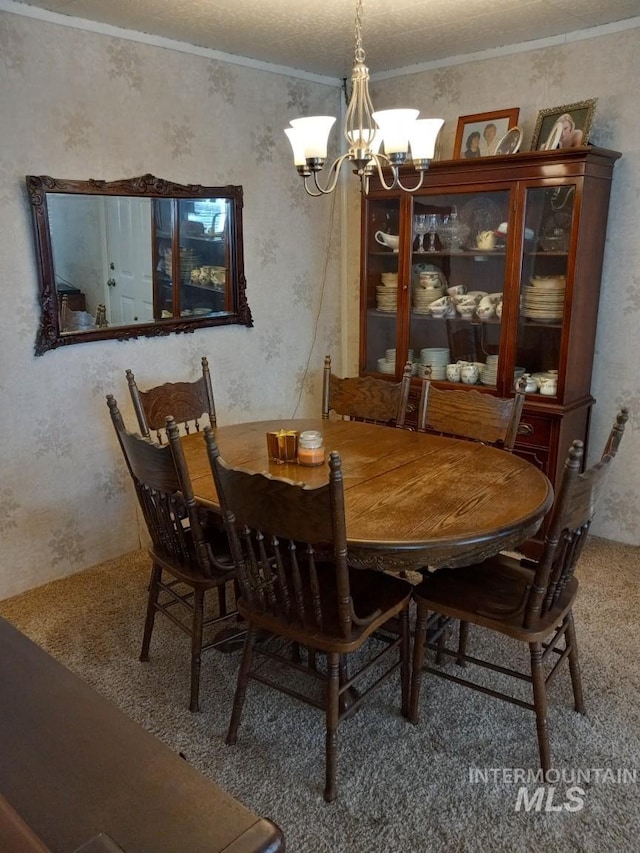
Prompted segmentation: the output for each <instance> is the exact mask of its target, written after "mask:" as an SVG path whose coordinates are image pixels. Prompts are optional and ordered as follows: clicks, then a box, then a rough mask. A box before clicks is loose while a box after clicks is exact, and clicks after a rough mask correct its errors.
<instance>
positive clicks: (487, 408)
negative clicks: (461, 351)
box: [418, 369, 525, 450]
mask: <svg viewBox="0 0 640 853" xmlns="http://www.w3.org/2000/svg"><path fill="white" fill-rule="evenodd" d="M426 372H427V375H426V376H425V378H424V379H423V380H422V385H421V387H420V398H419V401H418V431H419V432H435V433H438V434H440V435H448V436H457V437H460V438H467V439H470V440H472V441H480V442H482V443H483V444H491V445H494V446H495V447H503V448H504V449H505V450H513V446H514V444H515V441H516V437H517V435H518V426H519V424H520V418H521V417H522V408H523V406H524V400H525V394H524V384H525V383H523V382H522V381H521V380H520V381H519V382H518V385H517V387H516V391H515V393H514V395H513V397H496V396H494V395H493V394H486V393H485V394H483V393H482V392H481V391H475V390H469V391H467V390H463V389H459V390H458V389H453V390H446V391H445V390H443V389H441V388H436V387H435V386H434V385H432V383H431V380H430V378H429V375H428V373H429V371H428V369H427V371H426Z"/></svg>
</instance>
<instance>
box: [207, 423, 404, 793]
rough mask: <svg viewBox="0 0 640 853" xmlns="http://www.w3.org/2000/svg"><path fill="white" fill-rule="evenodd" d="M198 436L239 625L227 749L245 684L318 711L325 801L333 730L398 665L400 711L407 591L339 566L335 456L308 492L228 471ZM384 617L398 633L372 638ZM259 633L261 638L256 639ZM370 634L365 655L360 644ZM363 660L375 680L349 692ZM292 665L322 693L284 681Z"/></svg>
mask: <svg viewBox="0 0 640 853" xmlns="http://www.w3.org/2000/svg"><path fill="white" fill-rule="evenodd" d="M205 439H206V443H207V450H208V455H209V461H210V463H211V469H212V472H213V477H214V480H215V486H216V491H217V493H218V498H219V501H220V506H221V508H222V512H223V518H224V522H225V526H226V530H227V536H228V537H229V542H230V544H231V550H232V554H233V559H234V562H235V565H236V571H237V573H238V579H239V583H240V591H241V594H240V598H239V599H238V610H239V612H240V613H241V615H242V616H243V617H244V618H245V619H246V620H247V623H248V629H247V636H246V639H245V645H244V650H243V654H242V661H241V663H240V670H239V673H238V685H237V689H236V694H235V699H234V703H233V711H232V714H231V721H230V724H229V731H228V734H227V743H228V744H233V743H235V742H236V738H237V734H238V726H239V724H240V717H241V714H242V708H243V705H244V701H245V693H246V689H247V684H248V681H249V679H255V680H256V681H260V682H261V683H262V684H265V685H268V686H270V687H272V688H274V689H276V690H280V691H282V692H284V693H286V694H288V695H289V696H292V697H294V698H296V699H299V700H301V701H303V702H306V703H308V704H311V705H314V706H315V707H318V708H320V709H322V710H324V712H325V717H326V746H325V754H326V770H325V788H324V798H325V800H327V801H328V802H331V801H332V800H334V799H335V797H336V791H337V787H336V764H337V729H338V725H339V724H340V723H341V722H342V721H343V720H344V719H346V718H347V717H349V716H350V715H351V714H352V713H353V712H354V711H355V710H356V709H357V708H359V707H360V705H361V704H362V702H363V701H364V699H365V697H366V696H368V694H369V692H370V691H371V690H372V689H373V688H374V687H377V686H378V685H379V684H380V683H381V682H382V681H383V680H384V679H386V678H387V677H389V676H391V675H392V673H394V672H395V671H396V670H397V669H398V668H400V670H401V679H400V680H401V695H402V713H403V715H405V716H406V714H407V713H408V699H409V658H408V656H409V629H408V607H409V601H410V598H411V586H410V584H408V583H407V582H406V581H403V580H401V579H400V578H398V577H392V576H390V575H388V574H386V573H384V572H375V571H370V570H366V569H354V570H351V569H350V568H349V565H348V553H347V538H346V525H345V509H344V492H343V481H342V467H341V461H340V456H339V454H338V453H337V452H335V451H333V452H332V453H331V454H330V461H329V482H328V483H325V485H322V486H319V487H316V488H310V487H307V486H305V485H304V484H298V483H293V482H291V481H290V480H284V479H277V478H275V477H273V476H270V475H268V474H251V473H249V472H247V471H244V470H241V469H233V468H230V467H229V466H228V465H227V464H226V463H225V462H224V461H223V460H222V459H221V458H220V454H219V451H218V448H217V446H216V443H215V440H214V437H213V433H212V431H211V429H209V428H205ZM394 617H397V622H398V623H399V633H394V634H389V632H384V633H383V634H380V635H378V633H377V632H378V630H379V629H380V628H382V627H383V626H384V625H385V623H386V622H387V621H388V620H390V619H392V618H394ZM259 633H260V634H261V635H262V636H265V634H266V635H268V637H269V639H268V641H265V642H256V641H257V639H258V637H259ZM374 634H376V640H377V641H376V643H375V648H374V649H373V650H372V649H371V648H370V647H369V644H368V642H367V641H369V640H371V639H372V638H373V636H374ZM365 644H366V645H367V647H369V648H368V652H369V653H372V654H369V656H368V658H367V661H366V662H365V660H363V658H362V657H361V656H358V666H357V669H356V671H354V672H351V673H349V672H348V667H347V661H348V660H349V659H350V658H351V657H353V656H354V655H355V653H356V652H359V651H360V650H361V649H362V648H363V647H365ZM380 645H382V650H381V649H380ZM301 650H304V652H305V653H307V654H310V653H311V652H314V653H315V655H316V656H326V671H325V672H322V671H321V670H322V669H323V667H321V666H320V665H318V666H315V667H314V666H309V665H307V666H305V665H303V663H302V662H301ZM364 654H365V655H366V654H367V652H366V651H365V652H364ZM389 658H390V660H389ZM373 660H375V667H376V669H375V678H374V680H373V682H372V681H371V678H369V680H368V684H367V686H366V689H363V691H362V692H359V693H357V692H356V690H355V685H356V684H358V685H359V684H360V677H361V676H363V675H365V674H366V673H368V674H369V676H371V667H372V665H373V664H372V661H373ZM383 663H384V666H383V665H382V664H383ZM292 669H293V670H294V671H295V672H296V673H298V677H299V678H302V677H303V678H304V679H305V680H306V681H307V682H311V684H312V685H314V684H315V686H316V688H317V687H318V686H320V687H321V688H323V689H322V692H320V693H318V690H317V689H316V691H315V695H314V693H313V692H311V693H305V692H303V691H302V689H301V685H300V684H299V683H297V682H295V683H293V682H292V680H291V676H290V672H291V670H292ZM274 670H275V671H274ZM286 670H289V678H288V679H287V678H286V677H285V675H286ZM279 675H280V676H281V677H279ZM318 682H320V685H318ZM347 699H348V700H349V701H347ZM285 725H286V724H285Z"/></svg>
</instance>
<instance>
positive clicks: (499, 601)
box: [410, 409, 628, 771]
mask: <svg viewBox="0 0 640 853" xmlns="http://www.w3.org/2000/svg"><path fill="white" fill-rule="evenodd" d="M627 419H628V411H627V410H626V409H622V410H621V411H620V413H619V414H618V416H617V418H616V422H615V424H614V427H613V430H612V435H611V436H610V439H609V441H608V442H607V446H606V448H605V451H606V452H605V453H604V455H603V456H602V458H601V460H600V461H599V462H597V463H596V464H595V465H593V466H592V467H591V468H589V469H588V470H587V471H585V472H584V473H581V470H582V463H583V452H584V448H583V444H582V442H581V441H574V442H573V444H572V445H571V449H570V451H569V455H568V458H567V460H566V462H565V467H564V473H563V477H562V481H561V484H560V488H559V491H558V493H557V495H556V498H555V501H554V505H553V508H552V510H551V513H550V523H549V527H548V531H547V534H546V537H545V543H544V549H543V552H542V555H541V557H540V560H539V562H535V561H532V560H528V559H523V560H516V559H514V558H510V557H508V556H506V555H503V554H499V555H497V556H496V557H492V558H489V559H488V560H485V561H484V562H482V563H479V564H476V565H471V566H467V567H464V568H458V569H441V570H439V571H436V572H434V573H432V574H430V575H429V576H427V577H426V578H425V579H424V580H423V581H422V582H421V583H420V584H419V585H418V586H416V587H415V588H414V591H413V598H414V600H415V602H416V609H417V619H416V631H415V642H414V656H413V669H412V686H411V710H410V714H411V720H412V722H414V723H417V722H418V715H419V703H420V687H421V682H422V673H423V672H429V673H431V674H433V675H437V676H440V677H441V678H445V679H448V680H449V681H453V682H456V683H457V684H462V685H464V686H466V687H470V688H472V689H474V690H479V691H480V692H482V693H485V694H487V695H489V696H494V697H496V698H499V699H503V700H505V701H507V702H511V703H513V704H515V705H519V706H521V707H524V708H527V709H529V710H532V711H534V712H535V715H536V727H537V733H538V749H539V754H540V766H541V767H542V769H543V770H544V771H547V770H549V768H550V767H551V755H550V747H549V734H548V726H547V684H548V683H549V682H550V680H551V679H552V678H553V677H554V676H555V675H556V673H557V671H558V669H559V667H560V665H561V664H562V663H563V662H564V661H565V659H568V663H569V673H570V676H571V684H572V687H573V697H574V706H575V710H576V711H577V712H578V713H581V714H582V713H584V700H583V695H582V681H581V677H580V667H579V663H578V644H577V640H576V632H575V628H574V621H573V603H574V601H575V598H576V594H577V592H578V581H577V578H576V577H575V575H574V572H575V569H576V566H577V563H578V561H579V559H580V555H581V553H582V550H583V548H584V546H585V543H586V541H587V535H588V533H589V528H590V525H591V521H592V519H593V515H594V512H595V509H596V505H597V501H598V498H599V497H600V495H601V493H602V490H603V487H604V484H605V482H606V478H607V476H608V475H609V472H610V469H611V464H612V462H613V459H614V456H615V453H616V452H617V449H618V447H619V445H620V441H621V439H622V434H623V432H624V426H625V423H626V421H627ZM443 617H445V618H450V619H458V620H460V622H461V624H464V625H468V624H473V625H478V626H480V627H482V628H487V629H488V630H490V631H494V632H496V633H498V634H502V635H504V636H506V637H511V638H513V639H514V640H516V641H519V642H521V643H525V644H526V645H527V646H528V649H529V657H530V670H529V672H528V673H523V672H520V671H518V670H515V669H513V668H509V667H505V666H501V665H499V664H498V663H497V662H496V661H492V660H486V659H482V658H478V657H472V656H470V655H468V654H467V653H466V651H465V652H461V649H460V647H458V649H456V650H453V649H449V648H447V647H443V645H442V643H441V635H442V634H441V632H442V626H441V619H442V618H443ZM430 629H431V630H435V635H432V636H431V637H430V639H429V640H428V641H427V640H426V638H427V631H428V630H430ZM465 643H466V639H465ZM425 647H426V648H428V649H431V650H434V651H435V652H436V653H437V655H439V656H442V655H444V656H448V657H453V658H455V659H456V660H457V661H461V660H462V661H463V662H464V663H470V664H474V665H477V666H480V667H485V668H487V669H489V670H492V671H494V672H495V671H497V672H499V673H501V674H503V675H508V676H513V677H515V678H517V679H520V680H522V681H525V682H527V683H529V684H530V685H531V687H532V693H533V697H532V698H533V702H526V701H523V700H521V699H519V698H516V697H513V696H511V695H510V694H507V693H504V692H501V691H499V690H494V689H492V688H489V687H486V686H483V685H480V684H477V683H476V682H474V681H471V680H469V679H465V678H461V677H459V676H457V675H453V674H451V673H450V672H447V671H446V670H444V669H440V668H436V667H435V666H424V653H425ZM554 655H555V657H556V659H555V663H554V664H553V666H551V667H549V664H550V662H551V661H552V660H553V658H554Z"/></svg>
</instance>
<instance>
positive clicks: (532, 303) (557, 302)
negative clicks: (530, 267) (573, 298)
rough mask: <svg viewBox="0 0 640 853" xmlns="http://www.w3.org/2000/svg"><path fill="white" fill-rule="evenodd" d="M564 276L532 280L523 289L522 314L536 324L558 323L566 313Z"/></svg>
mask: <svg viewBox="0 0 640 853" xmlns="http://www.w3.org/2000/svg"><path fill="white" fill-rule="evenodd" d="M565 283H566V279H565V277H564V276H553V277H551V276H550V277H545V278H543V277H540V278H532V279H531V281H530V283H529V284H525V285H524V287H523V288H522V314H523V316H524V317H528V318H529V319H530V320H533V321H534V322H536V323H557V322H558V321H560V320H562V315H563V312H564V292H565Z"/></svg>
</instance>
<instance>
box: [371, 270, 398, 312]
mask: <svg viewBox="0 0 640 853" xmlns="http://www.w3.org/2000/svg"><path fill="white" fill-rule="evenodd" d="M380 281H381V282H382V284H381V285H378V286H377V287H376V308H377V309H378V311H386V312H387V313H390V314H391V313H395V311H397V309H398V273H397V272H383V273H382V274H381V276H380Z"/></svg>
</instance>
